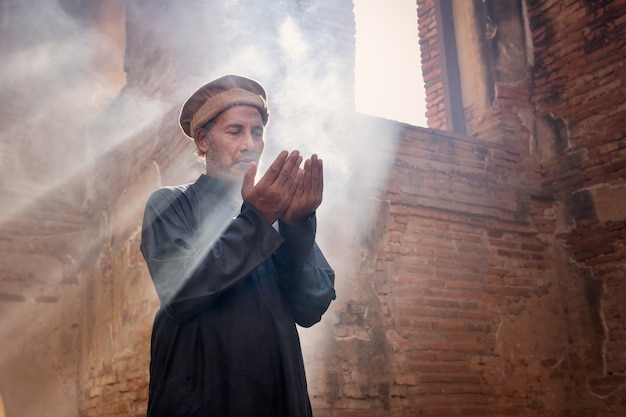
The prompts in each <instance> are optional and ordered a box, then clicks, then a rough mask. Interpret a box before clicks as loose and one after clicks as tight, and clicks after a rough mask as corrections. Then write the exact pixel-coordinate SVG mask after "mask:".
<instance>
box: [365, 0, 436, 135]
mask: <svg viewBox="0 0 626 417" xmlns="http://www.w3.org/2000/svg"><path fill="white" fill-rule="evenodd" d="M354 14H355V19H356V64H355V102H356V110H357V111H358V112H359V113H364V114H369V115H371V116H376V117H383V118H386V119H391V120H397V121H400V122H404V123H409V124H412V125H414V126H422V127H425V126H426V115H425V113H426V94H425V91H424V81H423V78H422V69H421V61H420V48H419V36H418V29H417V6H416V4H415V0H387V1H380V0H354Z"/></svg>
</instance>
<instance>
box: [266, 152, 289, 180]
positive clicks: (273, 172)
mask: <svg viewBox="0 0 626 417" xmlns="http://www.w3.org/2000/svg"><path fill="white" fill-rule="evenodd" d="M287 155H289V152H287V151H281V152H280V153H279V154H278V156H277V157H276V159H274V162H272V165H270V167H269V168H268V169H267V171H266V172H265V174H263V178H261V180H260V181H259V183H261V182H263V183H264V184H266V183H267V184H273V183H274V182H275V181H276V178H278V176H279V175H280V173H281V170H282V169H283V166H284V165H285V161H286V160H287Z"/></svg>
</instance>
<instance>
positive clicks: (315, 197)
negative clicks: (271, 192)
mask: <svg viewBox="0 0 626 417" xmlns="http://www.w3.org/2000/svg"><path fill="white" fill-rule="evenodd" d="M323 191H324V169H323V165H322V160H321V159H319V158H318V157H317V155H315V154H313V156H311V159H307V160H306V161H305V163H304V169H303V170H302V169H300V170H298V177H297V182H296V189H295V192H294V194H293V198H292V200H291V203H290V204H289V206H288V207H287V210H286V211H285V213H284V214H283V215H282V216H281V217H280V219H281V220H282V221H283V222H284V223H287V224H298V223H302V222H304V221H305V220H306V219H307V218H308V217H309V216H310V215H311V214H312V213H313V212H314V211H315V210H316V209H317V208H318V207H319V205H320V204H321V203H322V194H323Z"/></svg>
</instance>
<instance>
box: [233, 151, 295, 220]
mask: <svg viewBox="0 0 626 417" xmlns="http://www.w3.org/2000/svg"><path fill="white" fill-rule="evenodd" d="M301 163H302V157H301V156H300V153H299V152H298V151H293V152H291V154H289V153H288V152H287V151H282V152H281V153H280V154H278V157H276V159H275V160H274V162H272V165H271V166H270V167H269V169H268V170H267V172H266V173H265V174H264V175H263V177H262V178H261V179H260V180H259V182H258V183H257V184H256V185H255V184H254V177H255V175H256V170H257V165H256V164H254V163H253V164H251V166H250V169H249V170H248V172H246V175H245V176H244V179H243V185H242V187H241V196H242V197H243V199H244V201H246V202H247V203H248V204H251V205H252V206H253V207H254V208H256V209H257V210H258V211H259V212H260V213H261V214H262V215H263V217H265V219H266V220H267V221H268V222H270V223H274V222H275V221H276V220H278V218H280V217H281V216H282V215H283V213H284V212H285V210H287V207H289V203H291V200H292V198H293V196H294V192H295V190H296V181H297V179H298V172H299V170H300V164H301Z"/></svg>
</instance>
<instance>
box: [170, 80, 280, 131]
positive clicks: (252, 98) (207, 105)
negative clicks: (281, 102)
mask: <svg viewBox="0 0 626 417" xmlns="http://www.w3.org/2000/svg"><path fill="white" fill-rule="evenodd" d="M239 105H248V106H253V107H256V108H257V109H258V110H259V112H260V113H261V118H262V119H263V125H266V124H267V121H268V119H269V111H268V109H267V95H266V94H265V90H264V89H263V87H262V86H261V84H259V83H258V82H256V81H254V80H251V79H249V78H246V77H242V76H240V75H232V74H229V75H225V76H223V77H220V78H217V79H215V80H213V81H210V82H208V83H207V84H205V85H203V86H202V87H200V88H199V89H198V90H196V92H195V93H193V94H192V95H191V96H190V97H189V98H188V99H187V101H186V102H185V104H183V107H182V110H181V112H180V127H181V128H182V129H183V132H185V135H187V136H189V137H190V138H192V139H193V138H194V137H195V135H196V132H197V131H198V129H200V128H201V127H202V126H204V125H205V124H206V123H207V122H209V121H211V120H212V119H213V118H215V117H216V116H218V115H219V114H220V113H221V112H223V111H224V110H226V109H228V108H230V107H233V106H239Z"/></svg>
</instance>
